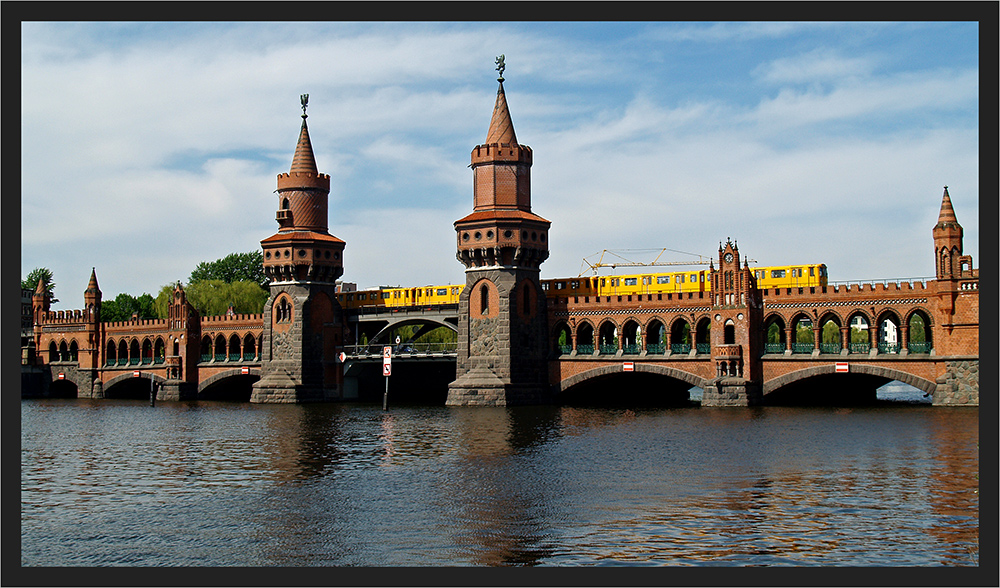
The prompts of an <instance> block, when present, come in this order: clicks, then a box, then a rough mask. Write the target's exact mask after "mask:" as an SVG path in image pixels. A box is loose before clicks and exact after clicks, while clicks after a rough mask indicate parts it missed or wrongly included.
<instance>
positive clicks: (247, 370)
mask: <svg viewBox="0 0 1000 588" xmlns="http://www.w3.org/2000/svg"><path fill="white" fill-rule="evenodd" d="M240 373H241V374H244V375H246V374H249V373H250V368H248V367H241V368H240Z"/></svg>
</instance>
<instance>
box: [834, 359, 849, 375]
mask: <svg viewBox="0 0 1000 588" xmlns="http://www.w3.org/2000/svg"><path fill="white" fill-rule="evenodd" d="M835 365H836V373H838V374H846V373H847V372H848V371H850V370H849V368H848V367H847V362H846V361H838V362H837V363H836V364H835Z"/></svg>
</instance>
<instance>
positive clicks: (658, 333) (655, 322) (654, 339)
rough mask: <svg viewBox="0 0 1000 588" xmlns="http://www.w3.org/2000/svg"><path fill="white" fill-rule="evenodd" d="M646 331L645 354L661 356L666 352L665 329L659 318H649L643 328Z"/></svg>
mask: <svg viewBox="0 0 1000 588" xmlns="http://www.w3.org/2000/svg"><path fill="white" fill-rule="evenodd" d="M644 330H645V331H646V353H647V354H650V353H655V354H657V355H661V354H663V352H664V351H666V341H667V327H666V326H665V323H664V322H663V319H662V318H660V317H659V316H654V317H652V318H650V319H649V320H648V321H647V322H646V324H645V327H644Z"/></svg>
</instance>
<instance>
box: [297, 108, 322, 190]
mask: <svg viewBox="0 0 1000 588" xmlns="http://www.w3.org/2000/svg"><path fill="white" fill-rule="evenodd" d="M299 99H300V100H301V102H302V130H301V131H300V132H299V142H298V144H297V145H295V155H294V157H292V168H291V170H290V171H291V172H292V173H307V174H313V175H315V174H318V173H319V169H318V168H317V167H316V157H315V156H314V155H313V148H312V142H311V141H310V140H309V127H307V126H306V118H307V117H308V116H309V115H307V114H306V106H308V105H309V94H302V96H300V97H299Z"/></svg>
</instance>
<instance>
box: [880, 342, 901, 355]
mask: <svg viewBox="0 0 1000 588" xmlns="http://www.w3.org/2000/svg"><path fill="white" fill-rule="evenodd" d="M878 352H879V353H899V343H879V344H878Z"/></svg>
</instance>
